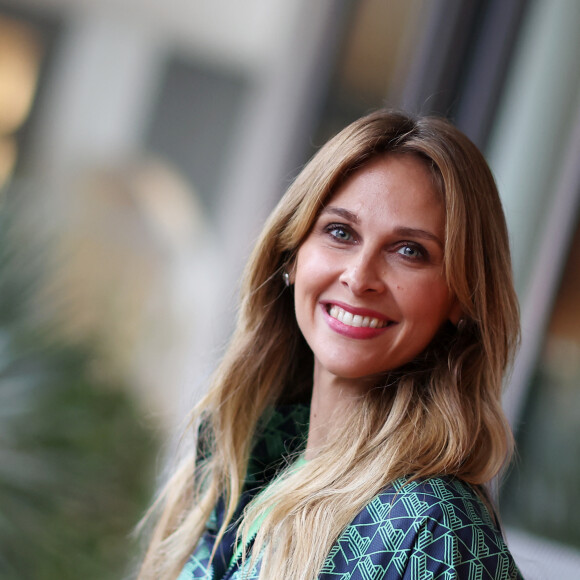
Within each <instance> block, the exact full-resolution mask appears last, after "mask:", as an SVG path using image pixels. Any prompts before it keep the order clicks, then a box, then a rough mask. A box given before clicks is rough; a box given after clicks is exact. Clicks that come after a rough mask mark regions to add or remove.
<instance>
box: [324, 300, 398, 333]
mask: <svg viewBox="0 0 580 580" xmlns="http://www.w3.org/2000/svg"><path fill="white" fill-rule="evenodd" d="M328 313H329V314H330V316H332V318H336V320H339V321H340V322H342V323H343V324H346V325H347V326H356V327H359V328H360V327H363V328H382V327H383V326H386V325H387V323H386V321H383V320H380V319H378V318H371V317H370V316H361V315H360V314H352V313H351V312H348V311H346V310H344V309H343V308H340V307H338V306H336V305H334V304H333V305H332V306H331V307H330V310H329V311H328Z"/></svg>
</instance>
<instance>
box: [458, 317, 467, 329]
mask: <svg viewBox="0 0 580 580" xmlns="http://www.w3.org/2000/svg"><path fill="white" fill-rule="evenodd" d="M466 324H467V321H466V320H465V318H460V319H459V322H458V323H457V327H456V328H457V332H463V331H464V330H465V325H466Z"/></svg>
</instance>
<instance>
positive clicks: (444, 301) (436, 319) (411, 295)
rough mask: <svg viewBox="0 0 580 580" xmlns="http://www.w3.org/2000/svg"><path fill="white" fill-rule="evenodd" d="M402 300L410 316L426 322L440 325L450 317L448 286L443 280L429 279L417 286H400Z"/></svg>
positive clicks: (398, 289)
mask: <svg viewBox="0 0 580 580" xmlns="http://www.w3.org/2000/svg"><path fill="white" fill-rule="evenodd" d="M397 291H398V293H399V297H400V300H401V301H402V303H404V304H405V305H406V309H407V311H408V313H409V314H411V315H413V317H416V318H417V319H421V320H422V321H424V322H428V321H430V322H433V323H440V322H442V321H444V320H445V319H446V318H447V317H448V315H449V309H450V306H451V298H450V293H449V290H448V288H447V284H446V283H445V282H444V281H443V280H441V278H439V277H437V278H429V279H424V280H421V281H417V282H416V283H415V284H408V285H407V284H405V285H402V284H401V285H398V286H397Z"/></svg>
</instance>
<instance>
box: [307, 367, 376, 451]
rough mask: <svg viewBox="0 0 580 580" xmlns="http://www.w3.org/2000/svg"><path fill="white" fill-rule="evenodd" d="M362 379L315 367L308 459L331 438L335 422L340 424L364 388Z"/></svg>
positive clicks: (345, 418)
mask: <svg viewBox="0 0 580 580" xmlns="http://www.w3.org/2000/svg"><path fill="white" fill-rule="evenodd" d="M366 388H368V386H366V385H365V384H364V382H361V381H350V380H344V379H339V378H338V377H335V376H328V375H327V374H324V375H323V374H321V373H319V372H317V370H316V368H315V370H314V380H313V386H312V402H311V406H310V426H309V429H308V441H307V444H306V459H312V458H313V457H315V456H316V454H317V453H318V452H319V451H320V449H321V448H322V447H323V446H324V445H326V444H328V443H329V442H330V440H331V439H332V432H333V429H334V428H335V427H336V425H341V424H342V423H343V422H344V421H345V420H348V419H347V417H348V415H349V413H350V411H351V409H352V407H353V405H356V404H357V403H358V402H359V401H360V398H361V395H362V394H363V393H364V392H365V390H366Z"/></svg>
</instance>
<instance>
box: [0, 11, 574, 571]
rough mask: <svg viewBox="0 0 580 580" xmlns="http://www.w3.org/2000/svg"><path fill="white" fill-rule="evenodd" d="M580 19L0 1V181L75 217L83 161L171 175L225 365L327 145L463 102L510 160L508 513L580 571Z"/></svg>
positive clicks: (527, 563) (458, 113)
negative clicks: (249, 269) (260, 260)
mask: <svg viewBox="0 0 580 580" xmlns="http://www.w3.org/2000/svg"><path fill="white" fill-rule="evenodd" d="M579 28H580V3H579V2H576V1H573V0H507V1H506V0H405V1H404V2H403V1H398V0H317V1H316V2H311V1H309V0H245V1H244V2H235V1H234V0H166V1H165V2H157V1H156V0H114V1H113V0H14V1H9V0H0V31H1V34H0V179H2V180H8V179H9V177H8V176H9V175H12V181H13V183H16V182H27V183H32V184H35V185H34V186H32V187H33V188H36V190H37V192H38V197H37V198H36V201H35V203H36V204H37V205H38V207H39V208H42V209H41V213H43V215H47V216H50V220H54V222H55V223H56V224H59V223H61V220H65V219H66V217H65V216H67V215H68V212H69V209H70V207H71V206H72V205H73V204H72V198H71V196H74V195H75V193H74V192H75V186H74V184H75V183H78V182H77V181H76V180H77V179H78V178H79V176H80V175H86V174H87V172H91V171H93V170H94V169H95V168H98V167H111V166H115V167H121V166H123V165H124V164H130V163H131V162H132V160H134V159H141V158H143V157H149V156H152V155H153V156H156V157H157V158H160V159H164V160H166V161H167V162H168V163H169V164H171V165H172V166H173V167H174V168H176V169H177V171H178V172H179V173H180V174H181V176H182V177H183V179H185V180H186V181H187V182H188V183H189V186H190V187H191V191H195V192H196V194H197V197H198V200H197V202H198V203H199V207H200V208H201V210H200V211H202V212H203V214H204V215H205V216H206V220H205V222H206V223H205V228H206V230H207V231H208V232H211V234H209V233H208V234H207V235H208V238H209V237H211V238H212V240H214V241H213V242H212V244H214V245H215V248H214V250H215V252H217V253H216V254H215V255H219V256H220V257H219V259H214V260H211V261H210V262H211V264H210V266H209V267H208V269H207V270H206V271H204V273H203V274H201V275H199V277H198V280H197V285H198V286H199V288H200V291H202V294H203V292H206V294H205V295H206V296H207V289H208V288H209V289H210V290H211V289H212V288H214V289H215V290H216V292H215V294H216V295H217V296H219V299H218V300H217V301H218V303H219V307H218V308H217V310H216V313H215V316H213V317H212V321H211V323H210V325H209V326H210V328H211V332H210V334H207V332H208V331H204V333H205V334H204V335H203V336H204V339H203V340H202V341H201V342H202V343H203V344H200V343H199V342H198V343H196V346H195V349H197V352H196V353H195V354H194V353H193V346H192V354H191V356H193V357H196V356H197V357H200V359H202V360H204V361H206V362H207V366H211V363H212V362H213V361H214V360H215V356H216V355H215V354H214V353H215V352H218V351H219V345H220V342H221V341H223V340H224V339H225V337H226V336H227V334H228V331H229V329H230V328H231V326H232V317H233V316H234V313H233V309H232V308H233V307H232V305H233V304H234V303H235V294H236V283H237V282H236V281H237V278H238V275H239V273H240V268H241V264H242V263H243V261H244V257H245V256H246V255H247V253H248V250H249V248H250V247H251V245H252V241H253V239H254V237H255V236H256V234H257V232H258V230H259V228H260V226H261V224H262V223H263V220H264V218H265V216H266V215H267V214H268V212H269V211H270V209H271V208H272V207H273V206H274V204H275V202H276V201H277V199H278V198H279V196H280V195H281V193H282V192H283V190H284V189H285V187H286V185H287V184H288V182H289V181H290V180H291V178H292V177H293V175H295V174H296V173H297V172H298V170H299V168H300V166H301V165H302V164H303V163H304V161H305V160H306V159H307V158H308V157H309V156H310V155H311V153H312V152H313V150H314V149H315V148H316V147H317V146H319V145H320V144H322V143H323V142H324V141H325V140H326V138H327V137H328V136H329V135H331V134H332V133H333V132H335V131H336V130H338V129H339V128H341V127H342V126H344V125H345V124H346V123H348V122H349V121H351V120H352V119H354V118H356V117H358V116H360V115H361V114H363V113H365V112H366V111H368V110H370V109H373V108H376V107H378V106H381V105H385V104H386V105H389V106H395V107H404V108H407V109H410V110H411V111H414V112H421V113H437V114H443V115H445V116H448V117H451V118H452V119H453V120H454V121H455V123H456V124H457V125H458V126H459V127H460V128H461V129H463V130H464V131H465V132H466V133H467V134H468V135H469V136H470V137H471V138H472V139H473V140H474V141H475V142H476V144H478V145H479V146H480V147H481V148H482V149H483V150H484V151H485V152H486V154H487V157H488V159H489V161H490V164H491V165H492V169H493V170H494V172H495V174H496V177H497V180H498V184H499V187H500V191H501V192H502V196H503V200H504V205H505V208H506V212H507V216H508V221H509V226H510V231H511V236H512V243H513V258H514V268H515V274H516V282H517V289H518V292H519V295H520V300H521V307H522V330H523V334H522V348H521V351H520V354H519V357H518V359H517V361H516V364H515V368H514V372H513V375H512V378H511V381H510V384H509V385H508V389H507V393H506V410H507V412H508V414H509V416H510V419H511V421H512V423H513V425H514V429H515V430H516V434H517V438H518V442H519V448H520V458H519V461H518V462H517V463H516V465H515V466H514V468H513V469H512V472H511V475H510V477H509V478H508V480H507V483H506V485H505V486H504V491H503V503H504V509H503V511H504V513H505V523H506V525H507V526H508V529H509V530H510V537H511V539H512V546H513V547H514V549H515V551H516V555H517V556H518V561H519V563H520V565H521V567H522V569H523V570H524V571H525V572H526V577H528V578H532V579H533V578H545V577H552V578H572V577H577V576H578V570H579V569H580V564H579V562H580V532H579V530H580V504H579V503H578V502H577V501H576V493H577V492H578V490H579V489H580V443H579V441H580V386H579V385H580V362H579V361H580V309H579V308H578V303H579V301H578V298H579V294H580V279H579V276H578V272H579V271H580V262H579V260H580V234H579V232H578V212H579V200H580V163H579V162H578V161H579V160H580V91H579V86H580V67H578V64H577V62H578V58H579V57H580V35H578V33H577V30H578V29H579ZM14 103H16V104H15V105H14ZM166 201H167V203H170V201H169V200H166ZM186 205H187V204H186ZM156 207H157V206H156ZM159 207H160V206H159ZM183 211H187V210H183ZM143 215H144V214H143ZM168 235H169V234H168ZM169 238H171V236H170V235H169ZM186 238H187V240H189V241H184V242H183V243H185V244H191V243H192V242H191V238H189V237H187V236H186ZM171 239H173V238H171ZM184 239H185V238H184ZM171 247H173V246H171ZM111 251H112V252H114V250H111ZM105 261H106V260H105ZM186 270H187V268H186ZM140 284H141V286H142V285H143V284H146V282H143V281H142V282H140ZM195 287H196V284H193V285H192V292H193V293H195ZM170 294H171V293H170V292H169V293H167V296H169V295H170ZM167 300H168V301H169V302H170V301H171V300H170V299H169V298H167ZM200 300H201V299H200ZM166 306H167V308H169V307H170V306H169V305H166ZM203 306H205V303H204V304H203ZM159 308H160V309H161V310H160V311H161V312H162V308H163V306H159ZM183 322H184V324H189V322H190V319H189V318H188V316H185V315H184V317H183ZM187 340H189V339H187ZM194 342H195V341H193V342H192V343H191V344H192V345H193V343H194ZM184 352H185V353H187V352H189V351H188V349H187V348H185V350H184ZM183 356H185V357H186V358H187V356H188V355H187V354H184V355H183ZM188 372H189V371H188ZM190 372H191V373H193V374H195V369H190ZM186 375H187V373H185V374H184V375H182V376H181V377H177V376H174V377H172V379H171V380H172V381H182V382H187V381H195V380H196V378H195V377H193V375H192V376H189V377H188V378H187V381H186V380H185V378H184V377H185V376H186ZM135 376H136V377H137V378H136V380H137V382H139V381H140V380H142V378H143V377H142V375H139V373H138V372H137V373H136V375H135ZM139 377H141V378H139ZM161 382H163V381H162V380H161ZM177 388H178V389H186V388H187V385H186V384H181V385H178V387H177ZM547 570H550V572H549V573H547V572H546V571H547Z"/></svg>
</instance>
